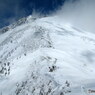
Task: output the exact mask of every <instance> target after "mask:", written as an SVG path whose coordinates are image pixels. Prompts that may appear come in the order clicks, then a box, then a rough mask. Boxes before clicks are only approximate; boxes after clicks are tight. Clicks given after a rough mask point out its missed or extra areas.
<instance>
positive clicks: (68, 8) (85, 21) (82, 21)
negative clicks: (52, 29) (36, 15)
mask: <svg viewBox="0 0 95 95" xmlns="http://www.w3.org/2000/svg"><path fill="white" fill-rule="evenodd" d="M72 1H73V0H67V1H66V2H65V4H64V6H63V7H62V9H61V10H59V11H57V13H56V15H57V16H58V17H59V18H60V21H62V22H65V23H70V24H72V25H73V26H76V27H79V28H81V29H84V30H86V31H90V32H94V33H95V0H75V1H74V2H72Z"/></svg>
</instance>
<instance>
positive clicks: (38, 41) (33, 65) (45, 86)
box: [0, 17, 95, 95]
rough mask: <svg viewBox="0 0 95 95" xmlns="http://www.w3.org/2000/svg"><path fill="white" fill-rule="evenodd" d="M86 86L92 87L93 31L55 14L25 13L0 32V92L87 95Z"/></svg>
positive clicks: (94, 81)
mask: <svg viewBox="0 0 95 95" xmlns="http://www.w3.org/2000/svg"><path fill="white" fill-rule="evenodd" d="M89 89H91V90H95V34H92V33H89V32H84V31H82V30H79V29H76V28H74V27H72V26H70V25H64V24H60V23H58V22H57V21H55V17H46V18H39V19H33V18H31V17H28V18H27V21H26V22H25V23H23V24H21V25H19V26H16V27H14V28H10V29H9V30H8V31H7V32H5V33H3V34H0V95H89V92H88V90H89ZM94 94H95V93H91V94H90V95H94Z"/></svg>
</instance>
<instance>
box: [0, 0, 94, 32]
mask: <svg viewBox="0 0 95 95" xmlns="http://www.w3.org/2000/svg"><path fill="white" fill-rule="evenodd" d="M33 12H36V13H38V14H39V13H40V14H44V15H51V14H54V15H56V16H58V21H60V23H61V22H64V23H68V24H69V25H73V26H74V27H78V28H80V29H83V30H85V31H90V32H94V33H95V0H0V28H2V27H5V26H7V25H9V24H11V23H13V22H15V21H17V20H19V19H20V18H22V17H26V16H29V15H31V14H33Z"/></svg>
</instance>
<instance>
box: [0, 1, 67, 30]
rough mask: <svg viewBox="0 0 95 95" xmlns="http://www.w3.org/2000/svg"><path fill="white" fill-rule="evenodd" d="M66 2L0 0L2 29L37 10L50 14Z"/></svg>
mask: <svg viewBox="0 0 95 95" xmlns="http://www.w3.org/2000/svg"><path fill="white" fill-rule="evenodd" d="M64 1H66V0H0V28H1V27H4V26H6V25H9V24H11V23H13V22H15V21H16V20H18V19H20V18H22V17H26V16H28V15H30V14H32V12H33V11H34V10H35V11H37V12H40V13H42V14H50V13H51V12H53V11H55V10H56V9H57V8H59V7H60V6H62V4H63V3H64Z"/></svg>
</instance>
